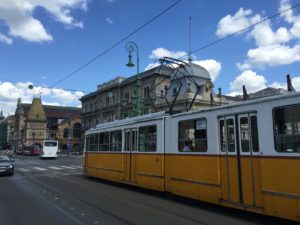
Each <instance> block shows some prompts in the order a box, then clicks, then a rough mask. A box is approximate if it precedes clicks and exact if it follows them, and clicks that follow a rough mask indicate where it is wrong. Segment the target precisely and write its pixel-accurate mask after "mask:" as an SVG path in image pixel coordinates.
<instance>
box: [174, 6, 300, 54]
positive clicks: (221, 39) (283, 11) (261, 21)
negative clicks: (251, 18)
mask: <svg viewBox="0 0 300 225" xmlns="http://www.w3.org/2000/svg"><path fill="white" fill-rule="evenodd" d="M299 6H300V3H299V4H296V5H293V6H292V7H290V8H288V9H285V10H282V11H280V12H278V13H276V14H273V15H272V16H269V17H267V18H265V19H262V20H260V21H258V22H256V23H254V24H252V25H250V26H248V27H245V28H242V29H241V30H238V31H236V32H233V33H231V34H229V35H227V36H226V37H223V38H220V39H218V40H216V41H213V42H211V43H209V44H206V45H204V46H202V47H200V48H198V49H196V50H194V51H192V52H191V54H193V53H195V52H198V51H200V50H203V49H205V48H208V47H210V46H212V45H215V44H217V43H219V42H221V41H224V40H225V39H228V38H230V37H233V36H235V35H237V34H239V33H242V32H244V31H245V30H248V29H250V28H252V27H255V26H256V25H258V24H260V23H263V22H265V21H268V20H271V19H273V18H274V17H277V16H279V15H281V14H283V13H285V12H287V11H289V10H292V9H294V8H297V7H299ZM188 55H189V54H186V55H184V56H182V57H180V58H184V57H187V56H188Z"/></svg>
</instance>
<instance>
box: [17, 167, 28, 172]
mask: <svg viewBox="0 0 300 225" xmlns="http://www.w3.org/2000/svg"><path fill="white" fill-rule="evenodd" d="M19 170H21V171H23V172H29V171H30V170H29V169H25V168H19Z"/></svg>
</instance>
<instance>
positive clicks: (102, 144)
mask: <svg viewBox="0 0 300 225" xmlns="http://www.w3.org/2000/svg"><path fill="white" fill-rule="evenodd" d="M99 151H109V132H104V133H100V137H99Z"/></svg>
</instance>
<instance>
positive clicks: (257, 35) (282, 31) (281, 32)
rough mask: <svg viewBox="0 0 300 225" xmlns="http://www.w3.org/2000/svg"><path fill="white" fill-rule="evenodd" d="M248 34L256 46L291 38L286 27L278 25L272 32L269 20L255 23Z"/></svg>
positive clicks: (277, 42)
mask: <svg viewBox="0 0 300 225" xmlns="http://www.w3.org/2000/svg"><path fill="white" fill-rule="evenodd" d="M250 35H251V36H252V37H254V39H255V40H256V44H257V45H258V46H266V45H274V44H281V43H286V42H288V41H290V40H291V35H290V33H289V31H288V30H287V28H285V27H280V28H278V29H277V31H276V32H274V31H273V30H272V28H271V26H270V23H269V22H264V23H260V24H258V25H256V26H255V27H254V28H253V30H252V31H251V34H250Z"/></svg>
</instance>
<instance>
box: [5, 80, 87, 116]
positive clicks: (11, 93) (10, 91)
mask: <svg viewBox="0 0 300 225" xmlns="http://www.w3.org/2000/svg"><path fill="white" fill-rule="evenodd" d="M31 84H32V83H31V82H18V83H11V82H1V81H0V110H1V109H3V110H4V109H5V111H6V112H7V113H6V115H7V114H14V112H15V108H16V105H17V99H18V98H22V102H23V103H31V102H32V98H33V97H34V96H35V97H39V96H41V97H42V101H43V102H44V103H46V104H51V105H63V106H66V105H68V106H78V105H80V101H79V98H81V97H82V96H83V95H84V93H83V92H81V91H75V92H74V91H68V90H63V89H58V88H54V89H50V88H47V87H42V86H33V89H29V88H28V86H29V85H31Z"/></svg>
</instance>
